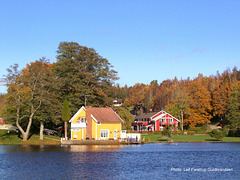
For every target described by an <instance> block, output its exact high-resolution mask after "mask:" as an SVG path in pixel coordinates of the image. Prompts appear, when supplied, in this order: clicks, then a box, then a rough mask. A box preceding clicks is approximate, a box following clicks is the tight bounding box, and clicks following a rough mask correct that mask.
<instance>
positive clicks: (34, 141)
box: [0, 130, 61, 145]
mask: <svg viewBox="0 0 240 180" xmlns="http://www.w3.org/2000/svg"><path fill="white" fill-rule="evenodd" d="M0 144H12V145H60V144H61V139H60V137H58V136H50V135H44V137H43V140H39V135H36V134H32V135H31V136H30V137H29V139H28V141H26V142H23V141H22V138H21V136H20V137H19V135H18V134H17V133H16V132H15V131H10V132H9V133H8V131H7V130H0Z"/></svg>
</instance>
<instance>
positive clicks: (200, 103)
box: [186, 81, 212, 127]
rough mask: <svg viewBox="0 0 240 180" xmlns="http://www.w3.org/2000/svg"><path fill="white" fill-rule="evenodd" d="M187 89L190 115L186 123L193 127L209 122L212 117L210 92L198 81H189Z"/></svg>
mask: <svg viewBox="0 0 240 180" xmlns="http://www.w3.org/2000/svg"><path fill="white" fill-rule="evenodd" d="M187 90H188V97H189V108H190V116H189V117H188V119H187V120H186V123H188V125H189V126H190V127H195V126H196V125H197V124H204V123H210V119H211V118H212V116H211V110H212V107H211V96H210V92H209V91H207V89H206V88H205V87H204V86H203V85H202V84H201V83H200V82H199V81H192V82H190V83H189V86H188V87H187Z"/></svg>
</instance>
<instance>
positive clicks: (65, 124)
mask: <svg viewBox="0 0 240 180" xmlns="http://www.w3.org/2000/svg"><path fill="white" fill-rule="evenodd" d="M64 132H65V140H67V121H64Z"/></svg>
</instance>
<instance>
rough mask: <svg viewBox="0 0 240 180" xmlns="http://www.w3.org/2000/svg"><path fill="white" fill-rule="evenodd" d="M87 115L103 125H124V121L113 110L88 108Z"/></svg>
mask: <svg viewBox="0 0 240 180" xmlns="http://www.w3.org/2000/svg"><path fill="white" fill-rule="evenodd" d="M86 112H87V114H91V115H93V117H94V118H95V119H96V120H97V121H98V122H102V123H105V122H106V123H107V122H108V123H123V120H122V119H121V118H120V117H119V116H118V115H117V114H116V113H115V112H114V111H113V110H112V109H111V108H99V107H86Z"/></svg>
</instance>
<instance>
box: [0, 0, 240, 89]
mask: <svg viewBox="0 0 240 180" xmlns="http://www.w3.org/2000/svg"><path fill="white" fill-rule="evenodd" d="M61 41H74V42H78V43H79V44H80V45H84V46H87V47H92V48H94V49H95V50H96V51H97V52H98V53H99V54H100V55H101V56H103V57H105V58H107V59H108V60H109V62H110V63H111V64H112V65H113V66H114V69H115V70H117V71H118V76H119V77H120V80H119V81H118V82H117V83H119V84H120V85H121V86H124V85H125V84H127V85H128V86H132V85H134V84H135V83H144V84H149V83H150V82H151V81H152V80H158V82H159V83H160V82H162V81H163V80H166V79H173V78H174V77H175V76H177V77H178V78H179V79H180V78H183V79H186V78H187V77H190V78H194V77H197V76H198V74H199V73H202V74H203V75H205V76H209V75H212V74H213V75H215V74H216V72H217V71H219V72H220V73H222V72H223V71H224V70H226V69H227V68H233V67H234V66H237V67H238V68H239V66H240V1H238V0H221V1H219V0H171V1H167V0H115V1H112V0H88V1H81V0H71V1H67V0H64V1H63V0H50V1H33V0H31V1H30V0H29V1H26V0H22V1H19V0H15V1H12V0H0V50H1V51H0V62H1V66H0V78H2V77H3V75H4V74H6V73H7V72H6V69H7V68H8V67H9V66H10V65H13V64H14V63H18V64H19V65H20V68H23V67H25V66H26V64H27V63H29V62H32V61H35V60H36V59H39V58H40V57H43V56H45V57H47V58H49V59H50V60H51V62H55V61H56V58H55V57H56V50H57V47H58V45H59V43H60V42H61ZM5 92H6V88H5V87H4V86H0V93H5Z"/></svg>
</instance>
